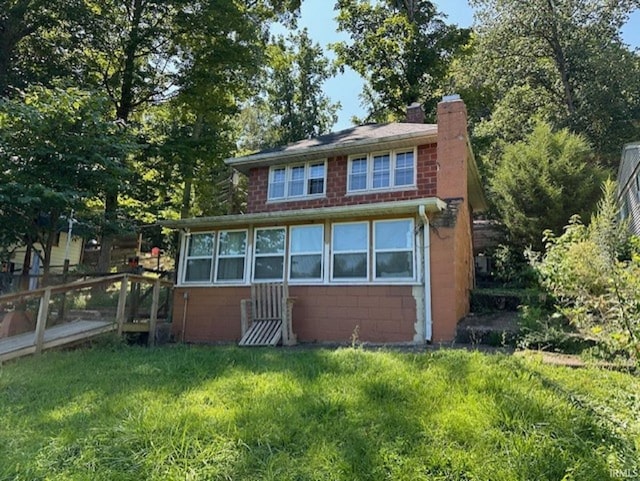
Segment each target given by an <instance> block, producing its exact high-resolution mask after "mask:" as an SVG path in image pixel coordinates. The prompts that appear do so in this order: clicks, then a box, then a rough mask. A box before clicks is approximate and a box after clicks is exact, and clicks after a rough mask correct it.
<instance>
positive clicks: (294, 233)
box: [289, 224, 324, 281]
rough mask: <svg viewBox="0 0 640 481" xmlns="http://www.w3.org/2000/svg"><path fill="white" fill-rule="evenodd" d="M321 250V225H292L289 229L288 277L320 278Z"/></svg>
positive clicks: (321, 269) (321, 275) (322, 230)
mask: <svg viewBox="0 0 640 481" xmlns="http://www.w3.org/2000/svg"><path fill="white" fill-rule="evenodd" d="M323 250H324V226H323V225H315V224H314V225H297V226H292V227H291V229H290V230H289V279H290V280H291V281H299V280H317V281H320V280H322V278H323V264H324V259H323V255H322V253H323Z"/></svg>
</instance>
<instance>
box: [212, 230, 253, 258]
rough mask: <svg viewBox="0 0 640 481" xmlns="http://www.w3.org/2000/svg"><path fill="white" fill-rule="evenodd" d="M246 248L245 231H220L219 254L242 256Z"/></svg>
mask: <svg viewBox="0 0 640 481" xmlns="http://www.w3.org/2000/svg"><path fill="white" fill-rule="evenodd" d="M246 248H247V233H246V232H221V233H220V247H219V250H220V252H219V255H221V256H243V255H244V254H245V252H246Z"/></svg>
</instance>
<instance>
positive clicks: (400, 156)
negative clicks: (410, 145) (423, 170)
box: [393, 150, 416, 187]
mask: <svg viewBox="0 0 640 481" xmlns="http://www.w3.org/2000/svg"><path fill="white" fill-rule="evenodd" d="M395 160H396V161H395V166H394V170H393V180H394V182H393V185H395V186H396V187H399V186H401V185H413V184H414V183H415V181H414V178H415V175H414V171H415V165H416V163H415V159H414V155H413V150H410V151H408V152H397V153H396V156H395Z"/></svg>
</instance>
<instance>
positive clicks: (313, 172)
mask: <svg viewBox="0 0 640 481" xmlns="http://www.w3.org/2000/svg"><path fill="white" fill-rule="evenodd" d="M309 178H311V179H324V162H323V163H321V164H312V165H311V166H310V168H309Z"/></svg>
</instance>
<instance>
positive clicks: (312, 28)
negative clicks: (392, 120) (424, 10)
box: [298, 0, 640, 131]
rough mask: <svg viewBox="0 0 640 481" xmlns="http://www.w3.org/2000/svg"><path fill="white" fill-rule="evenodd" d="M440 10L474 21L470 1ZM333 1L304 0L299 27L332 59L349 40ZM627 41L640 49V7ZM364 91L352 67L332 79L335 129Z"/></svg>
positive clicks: (359, 111) (354, 111)
mask: <svg viewBox="0 0 640 481" xmlns="http://www.w3.org/2000/svg"><path fill="white" fill-rule="evenodd" d="M435 3H436V5H437V6H438V8H439V10H440V11H441V12H443V13H444V14H445V15H446V16H447V21H448V22H449V23H453V24H456V25H458V26H460V27H469V26H471V25H472V24H473V10H472V9H471V7H470V6H469V3H468V2H467V0H436V1H435ZM333 4H334V1H333V0H304V1H303V2H302V12H301V18H300V20H299V22H298V25H299V27H301V28H304V27H306V28H307V29H308V30H309V35H310V36H311V38H312V39H314V40H315V41H316V42H318V43H320V45H322V47H323V48H325V54H326V55H327V56H328V57H330V58H332V52H331V51H330V50H329V49H327V48H326V46H327V44H329V43H332V42H337V41H340V40H348V37H347V36H346V35H345V34H339V33H338V32H336V24H335V20H334V17H335V15H336V13H335V12H334V11H333ZM622 38H623V40H624V41H625V42H626V43H627V44H629V45H630V46H632V47H633V48H636V49H638V48H640V10H637V11H636V12H635V13H634V14H633V15H632V16H631V17H630V19H629V22H628V23H627V24H626V25H625V27H624V28H623V29H622ZM361 90H362V79H361V78H360V76H359V75H358V74H356V73H355V72H353V71H351V70H350V69H348V70H347V71H346V72H345V73H344V74H338V76H336V77H334V78H332V79H330V80H328V81H327V83H326V84H325V93H326V94H327V95H328V96H329V98H330V99H331V100H332V101H334V102H340V104H341V106H342V108H341V110H340V111H339V112H338V122H337V124H336V125H335V126H334V127H333V130H334V131H337V130H341V129H345V128H348V127H350V126H351V121H350V120H351V117H353V116H354V115H355V116H358V117H362V116H363V115H364V112H365V110H364V109H363V108H362V107H361V106H360V99H359V97H358V94H359V93H360V91H361Z"/></svg>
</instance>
